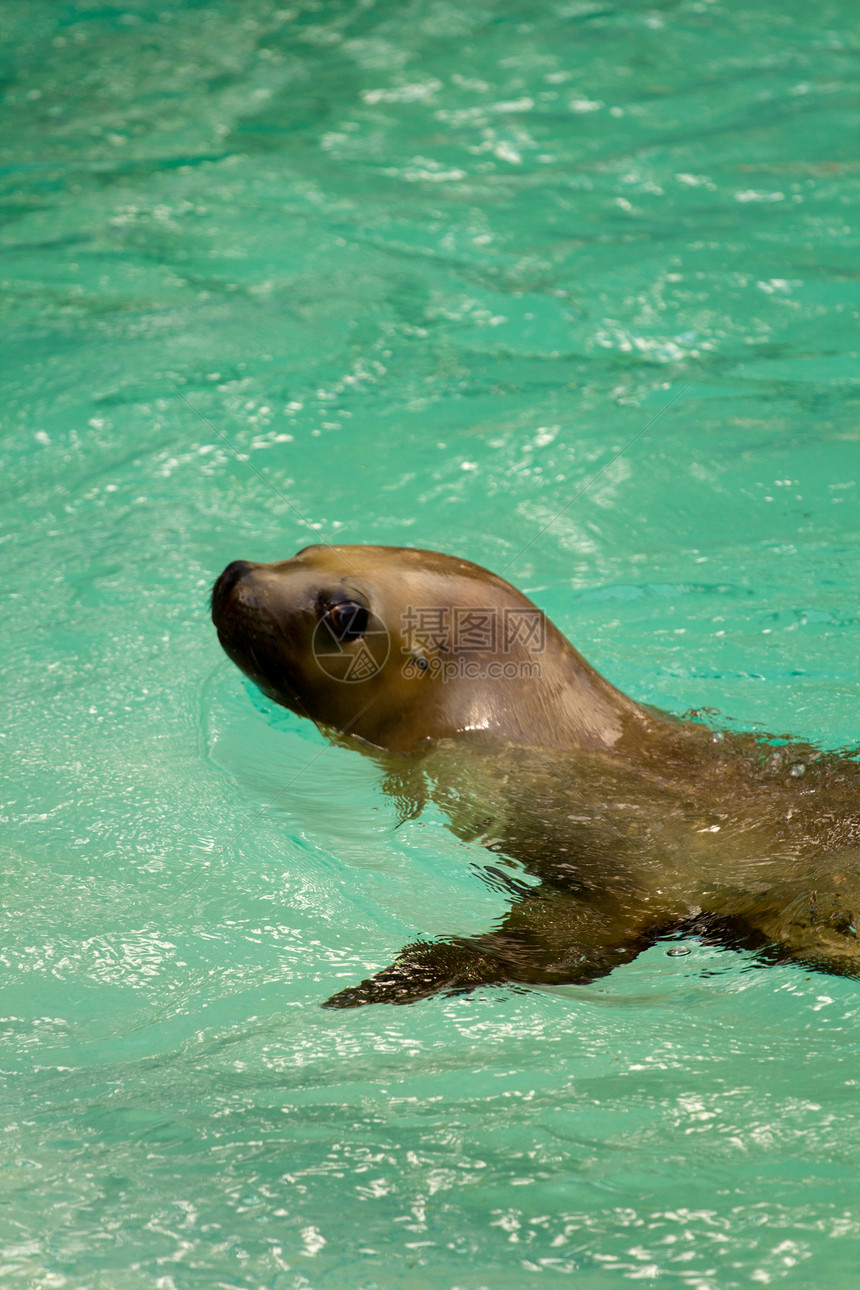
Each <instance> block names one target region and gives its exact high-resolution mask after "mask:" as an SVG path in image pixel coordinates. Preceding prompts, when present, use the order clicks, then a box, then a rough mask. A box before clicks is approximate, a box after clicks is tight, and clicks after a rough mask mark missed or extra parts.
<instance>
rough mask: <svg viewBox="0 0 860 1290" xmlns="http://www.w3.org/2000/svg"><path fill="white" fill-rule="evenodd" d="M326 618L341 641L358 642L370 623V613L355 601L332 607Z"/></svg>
mask: <svg viewBox="0 0 860 1290" xmlns="http://www.w3.org/2000/svg"><path fill="white" fill-rule="evenodd" d="M326 617H327V618H328V620H329V622H330V623H331V629H332V631H333V632H334V635H335V637H336V639H337V640H339V641H355V640H358V638H359V636H363V635H364V633H365V632H366V631H367V625H368V623H369V622H370V613H369V611H368V610H367V609H365V607H364V605H360V604H359V603H358V602H357V601H355V600H342V601H341V602H340V603H339V604H337V605H332V606H331V608H330V609H329V610H328V611H327V613H326Z"/></svg>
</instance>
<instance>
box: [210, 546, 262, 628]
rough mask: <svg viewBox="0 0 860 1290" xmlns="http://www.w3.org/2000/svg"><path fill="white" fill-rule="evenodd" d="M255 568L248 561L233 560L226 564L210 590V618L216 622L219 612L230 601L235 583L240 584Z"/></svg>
mask: <svg viewBox="0 0 860 1290" xmlns="http://www.w3.org/2000/svg"><path fill="white" fill-rule="evenodd" d="M254 567H255V566H254V565H253V564H251V563H250V562H249V561H248V560H234V561H233V562H232V564H228V565H227V568H226V569H225V570H224V572H223V573H222V574H221V575H220V576H219V577H218V579H217V580H216V582H215V586H214V587H213V588H212V617H213V618H214V619H216V620H217V617H218V613H219V610H221V609H223V607H224V605H225V604H226V602H227V601H228V600H229V599H230V596H231V595H232V593H233V590H234V588H235V586H236V583H237V582H240V581H241V580H242V578H244V577H245V575H246V574H247V573H250V571H251V570H252V569H253V568H254Z"/></svg>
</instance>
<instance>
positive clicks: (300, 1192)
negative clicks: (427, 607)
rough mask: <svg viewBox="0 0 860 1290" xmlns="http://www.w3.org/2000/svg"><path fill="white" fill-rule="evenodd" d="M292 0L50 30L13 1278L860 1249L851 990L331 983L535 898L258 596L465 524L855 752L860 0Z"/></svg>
mask: <svg viewBox="0 0 860 1290" xmlns="http://www.w3.org/2000/svg"><path fill="white" fill-rule="evenodd" d="M283 3H284V6H285V7H279V3H266V2H264V0H232V2H228V0H222V2H221V3H206V4H203V3H192V2H191V0H176V3H174V4H173V5H172V6H170V7H169V8H167V7H164V6H162V5H161V4H158V3H155V2H154V0H129V3H127V4H115V3H111V2H110V0H101V2H100V3H96V2H95V0H93V2H92V3H85V2H84V0H79V3H77V4H64V3H60V2H59V0H26V3H24V2H23V0H19V2H18V3H15V4H8V5H7V6H6V11H5V16H4V21H3V24H2V37H0V39H2V42H3V43H2V47H0V48H2V59H3V64H4V68H3V70H4V81H5V83H6V106H5V123H6V129H5V132H4V138H3V141H2V145H0V146H2V154H3V156H2V161H3V167H4V184H5V186H4V195H3V204H4V213H5V216H6V219H5V224H4V231H3V233H2V248H3V255H2V273H0V277H2V284H3V289H2V310H3V314H4V321H5V323H6V327H5V340H4V358H3V373H2V384H3V397H2V404H0V409H2V425H3V438H2V444H3V476H2V487H3V500H2V519H0V537H2V540H3V550H4V553H5V561H4V573H5V584H6V589H7V597H6V613H5V616H4V626H5V631H4V650H3V657H2V663H0V669H2V677H3V682H4V687H5V692H6V696H7V698H6V713H7V715H6V720H5V723H4V729H3V731H2V732H0V741H2V747H3V749H4V751H5V753H6V759H5V783H6V790H5V792H4V800H3V805H2V811H0V814H2V821H3V832H2V861H3V872H4V879H5V881H4V890H5V900H4V915H3V918H4V926H3V930H2V937H0V963H2V969H3V974H2V996H3V1002H2V1009H0V1011H2V1018H3V1020H2V1032H3V1044H2V1050H0V1052H2V1057H0V1067H2V1071H3V1076H4V1084H3V1087H4V1093H3V1109H2V1122H0V1123H2V1130H3V1133H2V1144H3V1156H2V1159H3V1161H4V1165H3V1169H2V1173H0V1179H2V1205H0V1231H2V1238H0V1271H2V1273H3V1283H4V1285H8V1286H9V1287H14V1288H15V1290H23V1288H24V1287H27V1288H28V1290H55V1288H56V1287H66V1286H68V1287H74V1288H78V1287H86V1288H87V1290H90V1288H91V1287H92V1288H98V1290H144V1288H146V1290H150V1288H152V1290H162V1288H163V1290H193V1288H197V1287H200V1290H213V1288H214V1287H230V1288H231V1290H232V1288H234V1287H238V1288H241V1290H256V1288H257V1287H261V1286H265V1287H267V1288H268V1287H271V1288H272V1290H372V1288H374V1287H379V1288H381V1290H395V1287H406V1288H407V1290H423V1288H424V1287H427V1288H428V1290H429V1288H430V1287H434V1288H436V1287H446V1288H448V1290H455V1287H456V1288H457V1290H480V1288H481V1287H488V1290H506V1288H508V1287H510V1288H511V1290H514V1288H519V1287H523V1286H529V1287H532V1286H539V1285H544V1284H547V1285H550V1284H555V1283H557V1282H558V1281H559V1278H561V1279H562V1280H564V1279H565V1278H566V1279H567V1280H568V1281H569V1282H570V1283H571V1284H573V1285H575V1286H577V1287H578V1288H583V1290H592V1288H593V1290H600V1288H601V1287H615V1286H622V1285H626V1284H627V1283H628V1282H630V1283H631V1284H639V1285H646V1286H659V1287H664V1286H666V1287H671V1286H681V1287H685V1288H687V1290H729V1288H731V1287H746V1286H755V1285H767V1284H773V1285H779V1286H784V1287H824V1286H826V1287H828V1290H830V1288H834V1290H847V1287H854V1286H856V1284H857V1267H858V1259H859V1258H860V1198H858V1193H857V1182H856V1179H857V1169H858V1156H860V1113H858V1089H860V1074H858V1071H860V1066H858V1058H860V1040H858V1037H857V1035H858V1022H860V992H858V987H857V983H856V982H851V981H846V980H839V979H835V978H829V977H825V976H813V975H810V974H807V973H804V972H803V971H801V970H792V969H791V968H789V967H782V968H773V969H770V970H767V971H762V970H755V969H754V968H753V966H752V963H751V960H750V959H749V958H747V957H744V956H742V955H735V954H729V953H724V952H720V951H718V950H717V949H715V948H713V947H703V946H698V945H693V947H692V952H691V954H690V955H689V956H688V957H686V958H669V957H667V955H666V953H665V947H655V948H654V949H652V950H650V951H649V952H647V953H646V954H645V955H643V956H642V957H641V958H640V959H639V960H637V961H636V962H635V963H633V964H631V965H629V966H627V967H624V968H623V969H621V970H619V971H617V972H615V973H614V974H613V975H612V976H611V977H609V978H608V979H607V980H605V981H603V982H601V983H599V984H597V985H595V986H590V987H573V986H570V987H565V988H558V989H541V990H534V991H530V992H525V993H517V992H514V991H509V990H487V991H484V992H481V993H478V994H475V995H473V996H471V997H461V998H456V999H443V998H435V999H430V1000H426V1001H424V1002H422V1003H419V1004H416V1005H414V1006H412V1007H409V1008H400V1009H394V1008H381V1007H376V1008H365V1009H360V1010H358V1011H355V1012H345V1013H338V1012H331V1011H323V1010H322V1009H321V1008H320V1007H319V1006H318V1005H319V1004H320V1002H321V1001H322V1000H323V999H325V998H326V997H327V996H328V995H329V994H331V993H332V992H333V991H334V990H336V989H338V988H341V987H342V986H344V985H346V984H349V983H350V982H354V981H357V980H359V979H360V978H361V977H362V976H363V975H366V973H367V971H368V970H370V969H373V968H376V967H380V966H382V965H384V964H385V963H388V962H389V961H390V959H391V957H392V955H393V954H394V953H395V952H396V951H397V950H398V949H399V947H400V946H401V945H402V944H403V943H404V942H406V941H408V940H410V939H412V938H414V936H415V935H416V934H422V935H434V934H442V933H463V932H470V931H475V932H477V931H481V930H483V929H485V928H486V927H487V926H488V925H489V923H490V921H491V920H492V919H493V918H495V917H497V916H499V915H500V914H501V913H502V912H503V910H504V908H505V904H504V899H503V897H502V896H501V895H500V894H499V893H498V892H495V891H493V890H492V889H490V888H488V887H487V885H486V884H485V883H484V881H483V880H482V878H481V875H480V871H479V865H480V862H481V859H482V856H481V854H480V853H479V852H477V851H476V850H475V849H471V848H469V847H467V846H465V845H463V844H461V843H460V842H458V841H457V840H456V839H455V838H454V837H453V836H452V835H451V834H450V833H449V832H448V831H447V829H446V828H445V827H444V825H443V823H442V821H441V819H440V818H438V817H437V816H435V815H434V814H433V813H430V814H428V815H427V816H425V817H423V818H422V819H420V820H417V821H413V822H410V823H408V824H405V825H402V827H397V826H398V823H399V821H398V817H397V812H396V807H395V804H394V803H393V802H392V801H391V800H390V799H388V798H386V797H385V796H384V794H383V793H382V791H381V788H380V785H379V783H378V781H377V778H376V773H375V771H374V768H373V766H372V765H371V764H370V763H368V762H366V761H365V760H364V759H362V758H360V757H357V756H356V755H354V754H353V753H351V752H350V751H349V750H348V749H342V748H328V747H327V745H326V744H325V743H324V741H323V740H322V739H321V737H320V736H319V735H318V734H317V732H316V731H315V730H314V729H313V728H312V727H310V726H309V725H308V724H307V723H302V722H301V721H300V720H299V719H298V718H295V717H293V716H292V715H290V714H288V713H286V712H283V711H276V710H275V709H274V708H273V707H272V706H271V705H269V704H268V703H267V702H266V701H265V700H264V699H262V698H261V697H260V696H258V695H256V694H255V693H254V692H252V691H251V690H250V688H247V687H246V686H245V684H244V683H243V681H242V679H241V678H240V676H239V673H238V672H237V671H236V669H235V668H233V667H232V666H231V665H230V664H229V663H228V661H227V660H226V658H224V656H223V655H222V654H221V652H220V650H219V648H218V645H217V641H216V639H215V636H214V632H213V630H212V628H211V624H210V623H209V619H208V605H207V599H208V590H209V587H210V585H211V583H212V580H213V579H214V577H215V575H216V574H217V573H218V572H219V571H220V569H221V568H222V567H223V566H224V565H225V564H226V563H227V562H228V561H229V560H231V559H234V558H237V557H242V558H248V559H258V560H270V559H276V558H280V557H283V556H286V555H289V554H292V552H293V551H295V550H296V549H297V548H298V547H300V546H303V545H306V544H307V542H308V541H311V540H313V536H312V533H309V528H310V530H312V531H313V532H316V533H319V534H322V535H323V536H324V537H326V538H330V539H336V540H338V541H343V542H384V543H394V544H415V545H422V546H431V547H440V548H442V549H444V550H447V551H451V552H455V553H459V554H462V555H464V556H467V557H468V558H470V559H473V560H477V561H479V562H480V563H484V564H487V565H489V566H490V567H493V568H496V569H499V570H501V569H502V568H505V567H507V566H509V567H507V576H508V577H510V578H511V579H512V580H513V581H515V582H516V583H517V584H518V585H519V586H521V587H522V588H523V589H524V590H525V591H526V592H527V593H529V594H530V595H532V596H533V597H534V598H535V599H536V600H537V601H538V602H539V603H540V604H541V605H542V606H543V607H544V608H545V609H546V610H547V611H549V613H550V614H551V615H552V616H553V617H554V618H555V620H556V621H557V622H558V623H559V625H560V626H561V627H562V628H563V629H564V630H565V631H566V633H567V634H568V635H569V636H570V637H571V639H572V640H573V641H574V643H575V644H576V645H577V646H578V647H579V648H580V649H581V650H582V652H583V653H585V655H586V656H587V657H588V658H589V659H590V660H591V661H592V662H593V663H594V664H595V665H597V666H598V667H599V668H600V669H601V670H602V671H603V672H604V673H605V674H606V675H607V676H609V677H610V679H611V680H612V681H614V682H615V683H616V684H618V685H620V686H621V687H622V688H623V689H625V690H627V691H628V692H629V693H631V694H632V695H633V696H634V697H635V698H637V699H639V700H641V701H645V702H652V703H657V704H660V705H661V706H664V707H666V708H670V709H672V710H674V711H677V712H682V711H684V710H686V709H688V708H690V707H694V706H695V707H699V706H707V707H710V708H714V709H717V710H718V711H719V712H720V713H721V714H722V717H723V719H725V720H727V721H733V722H735V723H736V724H737V725H738V726H739V727H740V728H752V729H761V730H769V731H773V732H776V733H780V732H783V731H788V730H791V731H793V732H794V733H796V734H798V735H801V736H804V737H807V738H812V739H815V740H817V741H818V742H819V743H821V744H823V745H825V746H828V747H834V748H838V747H842V746H845V745H848V744H851V743H854V744H856V743H857V742H858V737H860V729H858V724H857V697H856V696H857V682H858V652H859V651H858V641H860V604H858V591H857V587H858V577H857V555H856V553H857V538H858V528H860V518H858V514H859V513H858V487H857V484H858V474H860V432H858V416H857V413H858V384H857V365H856V347H857V342H856V336H857V317H858V291H857V265H858V238H857V222H856V221H857V210H858V202H860V192H858V177H860V171H858V163H857V148H856V141H857V138H858V137H860V134H858V128H860V108H858V101H857V98H856V94H855V90H856V74H857V58H858V47H860V37H859V36H858V27H857V20H856V11H855V6H854V5H853V4H850V3H849V0H825V3H823V4H821V5H819V6H811V5H808V4H804V5H801V4H799V3H797V2H796V0H780V2H779V3H777V0H761V2H760V3H758V4H756V3H753V4H752V5H741V4H739V3H727V2H725V0H716V2H714V3H708V2H706V0H702V2H699V0H696V2H695V3H691V2H688V0H675V2H673V3H668V2H664V3H657V4H649V5H645V4H640V3H633V2H632V0H629V2H628V3H613V4H609V5H606V4H601V3H598V2H597V0H595V2H594V3H590V2H589V0H582V2H580V3H577V2H576V0H553V2H547V3H544V4H542V5H539V6H536V5H526V4H522V3H515V2H513V0H512V2H511V3H507V2H505V0H502V2H501V3H480V2H479V0H469V2H468V3H467V4H455V3H453V2H452V0H423V2H422V3H410V0H401V2H400V3H392V2H391V0H384V2H383V0H380V2H379V3H375V4H374V3H372V0H371V2H369V3H368V2H366V3H358V4H356V3H346V2H343V3H326V2H325V0H317V2H315V3H311V2H308V0H298V3H295V4H288V3H287V0H283Z"/></svg>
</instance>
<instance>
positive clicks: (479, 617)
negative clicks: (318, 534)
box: [212, 545, 860, 1007]
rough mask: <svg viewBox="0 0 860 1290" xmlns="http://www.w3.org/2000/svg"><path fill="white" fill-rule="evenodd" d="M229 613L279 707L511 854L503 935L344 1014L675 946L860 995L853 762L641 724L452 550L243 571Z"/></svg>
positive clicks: (357, 553) (576, 970)
mask: <svg viewBox="0 0 860 1290" xmlns="http://www.w3.org/2000/svg"><path fill="white" fill-rule="evenodd" d="M212 618H213V621H214V624H215V626H216V628H217V631H218V636H219V639H220V641H221V644H222V645H223V647H224V649H225V651H226V652H227V654H228V655H229V657H230V658H231V659H232V660H233V661H234V662H235V663H236V664H237V665H238V666H239V667H240V668H241V669H242V671H243V672H245V673H246V674H247V675H248V676H249V677H250V678H251V679H252V680H253V681H254V682H255V683H256V684H257V685H258V686H259V687H260V688H261V689H262V690H263V691H264V693H266V694H267V695H269V696H270V697H271V698H272V699H274V700H276V701H277V702H278V703H281V704H283V705H285V706H286V707H288V708H291V709H292V710H293V711H295V712H297V713H300V714H302V715H304V716H307V717H309V718H310V719H311V720H313V721H315V722H316V723H317V724H318V725H319V726H320V727H321V728H322V729H324V730H325V731H326V732H327V733H328V734H329V735H330V736H332V737H335V738H337V739H339V740H342V741H347V742H349V743H351V744H353V745H354V746H355V747H357V748H360V749H361V750H362V751H364V752H365V753H367V754H369V755H372V756H374V757H376V758H377V760H378V761H379V763H380V766H381V768H382V769H383V771H384V772H385V774H386V776H387V785H388V787H389V788H390V789H391V791H393V792H396V793H397V794H398V795H399V796H400V797H401V799H402V801H403V802H404V803H405V804H406V805H405V807H404V809H405V810H406V812H407V813H415V812H417V811H418V810H419V809H420V805H421V802H422V801H423V800H425V799H426V798H427V797H428V796H432V797H433V798H434V799H435V800H436V801H437V802H438V804H439V805H440V807H441V808H442V810H443V811H444V812H445V814H446V815H447V817H448V820H449V822H450V824H451V827H452V828H453V830H454V832H455V833H456V834H457V835H458V836H459V837H461V838H464V839H469V840H472V841H476V842H478V843H480V844H482V845H483V846H484V847H486V848H488V849H489V850H490V851H492V852H494V853H496V854H497V855H498V856H499V857H502V859H500V861H499V863H498V864H494V865H492V866H487V868H488V872H489V873H490V875H491V877H492V879H493V880H494V881H495V882H496V883H497V884H498V882H500V881H501V882H503V883H504V884H505V886H506V888H507V890H508V891H509V892H510V894H511V895H512V897H513V903H512V905H511V908H510V910H509V912H508V914H507V916H506V917H505V918H504V919H503V920H502V921H501V923H500V925H499V926H498V927H496V928H495V929H493V930H491V931H488V932H487V933H486V934H484V935H480V936H474V937H457V938H452V939H449V940H441V941H434V942H418V943H415V944H412V945H407V946H406V947H405V948H404V949H403V950H402V951H401V953H400V954H399V955H398V957H397V958H396V959H395V961H394V963H392V964H391V966H390V967H387V968H385V969H384V970H382V971H380V972H378V973H377V974H376V975H375V976H373V977H371V978H370V979H369V980H366V981H363V982H361V983H360V984H358V985H356V986H353V987H349V988H347V989H345V990H342V991H340V992H339V993H338V994H336V995H334V996H333V997H332V998H331V999H329V1000H327V1006H330V1007H355V1006H358V1005H360V1004H364V1003H372V1002H385V1003H409V1002H412V1001H413V1000H415V999H419V998H422V997H424V996H426V995H430V994H433V993H436V992H438V991H444V992H446V993H458V992H463V991H468V990H472V989H474V988H475V987H477V986H483V985H490V984H503V983H508V984H519V985H527V984H532V985H534V984H560V983H573V982H578V983H587V982H590V981H593V980H595V979H597V978H598V977H600V976H603V975H605V974H606V973H608V972H610V971H611V970H612V969H613V968H614V967H616V966H617V965H619V964H621V963H625V962H628V961H630V960H631V959H633V958H635V957H636V955H637V954H639V953H640V952H641V950H643V949H644V948H646V947H647V946H649V945H652V944H653V943H654V942H655V941H657V940H658V939H660V938H665V937H672V936H677V935H679V934H694V935H697V936H699V937H700V938H703V939H705V940H707V941H711V942H715V943H720V944H724V945H730V946H735V947H745V948H749V949H753V950H756V951H757V952H758V954H759V957H760V960H761V961H770V962H776V961H787V960H795V961H797V962H799V963H801V964H803V965H805V966H806V967H809V968H814V969H820V970H823V971H829V972H834V973H839V974H842V975H846V976H860V945H858V930H860V923H858V918H860V764H858V762H857V761H856V760H854V759H853V758H852V757H851V756H848V755H838V754H836V753H827V752H821V751H819V750H817V749H815V748H814V747H812V746H810V745H807V744H799V743H790V742H786V741H784V740H782V739H776V740H773V739H769V738H765V737H760V736H754V735H749V734H736V733H731V732H726V731H718V730H714V729H713V728H712V727H711V726H709V725H708V724H706V723H704V722H703V721H702V720H695V719H693V720H679V719H677V718H674V717H672V716H669V715H668V714H666V713H662V712H659V711H657V710H655V709H651V708H646V707H643V706H642V705H640V704H638V703H636V702H634V701H633V700H632V699H630V698H628V697H627V696H626V695H625V694H622V693H621V691H619V690H617V689H616V688H615V687H614V686H612V685H611V684H610V683H609V682H608V681H606V680H604V678H603V677H602V676H600V675H599V673H598V672H596V671H595V669H594V668H592V667H591V666H590V665H589V664H588V663H587V662H586V661H585V659H584V658H583V657H582V656H581V655H580V654H579V653H578V652H577V651H576V650H575V649H574V648H573V646H572V645H571V644H570V642H569V641H568V640H567V639H566V638H565V637H564V636H563V635H562V633H561V632H560V631H559V630H558V629H557V628H556V627H555V626H554V625H553V624H552V623H551V622H550V621H549V620H548V619H547V618H546V617H545V616H544V615H543V614H542V612H541V611H540V610H539V609H538V608H537V606H535V605H534V604H533V603H532V602H531V601H529V600H528V599H527V598H526V597H525V596H523V595H522V594H521V593H520V592H519V591H517V590H516V588H514V587H513V586H512V585H511V584H510V583H508V582H505V581H504V580H503V579H502V578H499V577H497V576H496V575H495V574H492V573H490V572H489V571H488V570H486V569H483V568H481V567H480V566H479V565H476V564H472V563H470V562H469V561H467V560H461V559H458V558H456V557H454V556H449V555H443V554H440V553H439V552H435V551H422V550H417V549H413V548H401V547H380V546H338V547H333V546H326V545H316V546H310V547H305V548H304V549H303V550H302V551H300V552H299V553H298V554H297V555H296V556H294V557H293V558H292V559H289V560H284V561H280V562H277V563H273V564H254V563H249V562H246V561H235V562H234V563H232V564H230V565H228V567H227V568H226V569H225V570H224V572H223V573H222V574H221V576H220V577H219V578H218V580H217V582H216V583H215V586H214V588H213V592H212ZM510 861H515V862H518V864H520V865H522V866H523V868H524V869H525V870H526V875H531V877H532V879H533V880H535V879H536V880H537V882H536V885H532V882H531V881H529V877H528V876H525V877H524V876H522V875H520V876H517V874H516V871H511V869H510V868H509V867H507V866H508V865H509V862H510Z"/></svg>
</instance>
